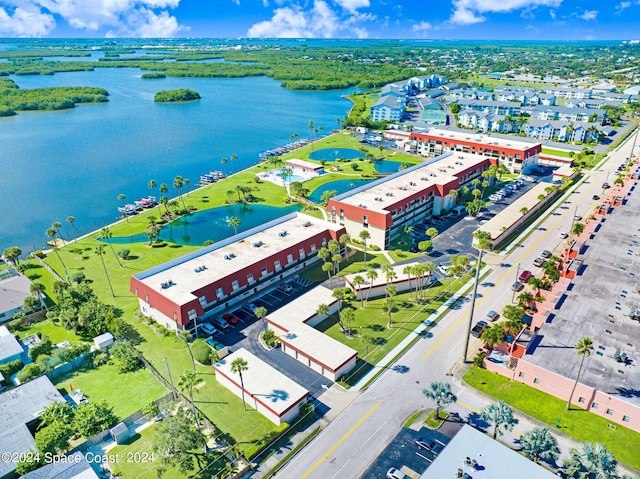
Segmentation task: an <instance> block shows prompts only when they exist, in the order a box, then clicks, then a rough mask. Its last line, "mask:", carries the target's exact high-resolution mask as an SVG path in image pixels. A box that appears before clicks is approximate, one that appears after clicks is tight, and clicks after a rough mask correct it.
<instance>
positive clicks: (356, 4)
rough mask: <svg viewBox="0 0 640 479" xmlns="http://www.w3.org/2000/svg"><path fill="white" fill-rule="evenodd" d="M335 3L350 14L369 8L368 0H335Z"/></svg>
mask: <svg viewBox="0 0 640 479" xmlns="http://www.w3.org/2000/svg"><path fill="white" fill-rule="evenodd" d="M335 2H336V3H337V4H338V5H340V6H341V7H342V8H344V9H345V10H348V11H350V12H351V13H356V11H357V10H358V9H359V8H368V7H369V6H370V3H369V0H335Z"/></svg>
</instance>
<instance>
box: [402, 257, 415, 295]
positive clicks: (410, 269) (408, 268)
mask: <svg viewBox="0 0 640 479" xmlns="http://www.w3.org/2000/svg"><path fill="white" fill-rule="evenodd" d="M402 274H405V275H407V279H408V280H409V299H411V295H412V294H413V292H412V291H411V275H412V274H413V266H412V265H407V266H405V267H404V268H403V269H402Z"/></svg>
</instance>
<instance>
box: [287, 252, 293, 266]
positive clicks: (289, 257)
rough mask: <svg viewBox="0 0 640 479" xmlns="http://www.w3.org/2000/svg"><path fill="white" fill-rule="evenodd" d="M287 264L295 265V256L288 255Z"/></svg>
mask: <svg viewBox="0 0 640 479" xmlns="http://www.w3.org/2000/svg"><path fill="white" fill-rule="evenodd" d="M287 263H288V264H291V263H293V255H292V254H288V255H287Z"/></svg>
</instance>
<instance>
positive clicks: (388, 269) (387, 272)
mask: <svg viewBox="0 0 640 479" xmlns="http://www.w3.org/2000/svg"><path fill="white" fill-rule="evenodd" d="M382 272H383V273H384V276H385V280H386V283H387V284H386V287H387V288H388V287H389V283H391V281H393V280H394V279H396V278H397V276H396V272H395V271H394V270H393V266H391V265H390V264H383V265H382ZM388 296H389V295H388V294H386V295H385V298H386V297H388Z"/></svg>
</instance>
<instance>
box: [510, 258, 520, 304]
mask: <svg viewBox="0 0 640 479" xmlns="http://www.w3.org/2000/svg"><path fill="white" fill-rule="evenodd" d="M519 275H520V263H518V267H517V268H516V280H515V281H514V284H515V283H517V282H518V276H519ZM511 289H512V290H513V293H512V294H511V302H512V303H513V302H514V301H515V299H516V289H517V288H513V287H511Z"/></svg>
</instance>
